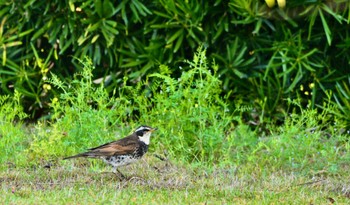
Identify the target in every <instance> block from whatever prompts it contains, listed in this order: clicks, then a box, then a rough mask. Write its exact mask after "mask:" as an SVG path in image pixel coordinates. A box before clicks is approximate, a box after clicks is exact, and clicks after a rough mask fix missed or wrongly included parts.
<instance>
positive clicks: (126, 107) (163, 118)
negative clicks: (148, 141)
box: [27, 48, 349, 174]
mask: <svg viewBox="0 0 350 205" xmlns="http://www.w3.org/2000/svg"><path fill="white" fill-rule="evenodd" d="M185 63H186V64H189V65H190V66H189V67H190V68H189V69H183V71H182V75H181V76H180V78H174V77H173V74H171V69H170V68H169V67H167V66H164V65H162V66H160V67H159V73H154V74H151V75H149V76H147V77H146V78H145V80H141V81H139V82H138V83H137V85H136V86H128V85H126V82H127V79H124V84H123V86H121V87H120V88H119V91H118V92H119V93H121V94H120V95H118V97H115V96H114V97H108V95H107V91H106V89H105V88H104V87H103V86H101V85H98V86H94V85H93V83H92V82H91V81H92V78H93V76H92V70H93V65H92V62H91V61H89V60H88V59H86V60H84V61H82V64H83V65H84V69H83V71H82V72H81V73H79V74H77V75H76V76H75V78H74V80H72V82H70V83H66V82H63V81H61V80H60V79H58V77H57V76H55V75H53V78H51V79H49V80H48V81H47V82H50V84H51V85H53V86H54V87H58V88H59V89H62V90H63V92H62V94H61V95H60V97H59V98H57V99H53V100H52V103H51V108H52V115H51V116H52V119H51V120H50V121H49V122H48V123H49V125H50V126H49V127H48V126H46V125H45V124H44V123H38V124H37V125H36V127H35V130H36V131H35V132H36V134H35V135H34V136H33V137H32V138H33V142H32V143H31V144H30V147H29V148H28V149H27V153H28V156H29V157H30V159H37V158H40V159H56V158H57V157H63V156H67V155H70V154H74V153H77V152H81V151H83V150H85V149H86V148H88V147H93V146H97V145H99V144H102V143H105V142H108V141H111V140H114V139H115V138H121V137H122V136H126V135H127V134H129V133H130V132H131V131H132V129H134V128H135V127H137V126H139V125H141V124H147V125H150V126H154V127H158V128H159V130H158V131H157V132H156V133H155V135H154V137H153V138H152V145H151V147H150V152H156V153H157V154H158V155H161V156H162V155H165V156H164V157H169V158H176V159H177V160H179V161H186V162H191V163H193V164H196V163H199V164H207V165H213V164H217V165H219V166H231V165H232V164H236V165H239V164H251V165H252V166H256V167H260V168H263V167H264V166H272V167H274V168H275V169H287V170H299V171H300V172H306V173H307V172H310V171H313V172H318V171H321V170H323V171H325V172H329V173H331V174H333V173H336V172H337V170H338V169H339V166H341V164H337V163H339V162H340V163H344V162H345V161H346V160H347V158H348V156H347V155H346V153H347V152H348V149H349V145H348V142H347V141H346V138H347V137H346V133H345V130H344V128H345V127H346V125H344V123H343V122H344V121H343V119H342V118H338V117H337V118H334V115H332V113H333V112H337V110H336V109H337V107H336V106H334V105H333V104H332V103H331V102H329V103H328V104H324V105H323V106H324V108H323V110H324V111H323V112H318V111H317V110H315V109H312V108H311V107H310V108H308V109H303V106H302V104H301V102H298V101H296V100H294V101H293V100H291V99H289V100H288V101H287V103H288V104H293V105H294V106H293V107H295V109H293V110H291V111H290V112H289V113H290V114H287V115H285V116H284V118H285V119H284V124H283V125H281V126H279V127H278V126H274V125H271V124H270V125H269V128H268V129H269V130H270V136H259V134H258V132H256V131H253V130H251V128H249V126H248V125H245V124H244V121H243V120H242V118H241V117H240V116H241V115H242V113H244V112H247V110H249V108H244V107H242V108H240V109H237V110H234V111H230V110H229V108H228V103H227V101H228V99H227V98H226V97H225V96H224V97H222V96H221V93H222V88H221V81H220V80H219V79H218V77H217V70H218V69H217V67H216V65H215V64H212V66H211V68H210V67H209V66H208V63H207V59H206V55H205V50H203V49H202V48H200V49H199V50H198V51H197V53H196V54H195V56H194V58H193V60H192V61H186V62H185ZM115 92H117V91H115ZM290 107H292V106H290ZM230 113H234V114H230ZM233 122H235V123H233ZM330 122H334V124H330ZM115 135H117V136H115ZM330 136H333V137H330ZM315 161H317V164H314V163H310V162H315Z"/></svg>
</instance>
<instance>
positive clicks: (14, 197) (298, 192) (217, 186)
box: [0, 155, 350, 204]
mask: <svg viewBox="0 0 350 205" xmlns="http://www.w3.org/2000/svg"><path fill="white" fill-rule="evenodd" d="M81 163H83V164H85V166H83V165H82V164H81ZM167 163H168V165H167ZM87 164H90V163H87ZM97 167H99V165H97ZM100 168H101V167H100ZM247 168H248V169H247ZM347 168H349V167H347ZM267 169H269V168H267ZM121 170H122V171H123V172H124V174H127V175H128V176H129V177H130V179H128V180H122V181H120V180H119V179H118V178H117V177H116V176H115V175H114V174H113V173H110V172H103V168H101V170H100V169H99V168H96V164H95V165H91V166H90V165H89V166H86V162H85V160H78V161H68V162H62V161H60V162H58V163H57V164H55V165H53V166H52V167H51V168H50V169H48V168H43V167H36V168H9V169H7V170H2V171H1V173H0V174H1V176H2V177H1V178H0V180H1V182H2V183H1V184H2V185H1V186H2V187H1V192H2V197H1V199H0V203H1V204H94V203H97V204H179V203H181V204H232V203H235V204H271V203H275V204H276V203H277V204H310V203H313V204H328V203H329V202H330V200H331V199H333V200H335V202H336V203H337V204H348V203H349V202H350V199H349V190H348V189H349V180H350V178H349V176H347V177H346V178H344V177H341V176H327V175H322V174H320V175H314V176H313V177H311V176H305V175H299V174H295V173H287V172H283V171H276V172H266V173H265V174H263V175H262V170H255V171H253V170H251V167H249V166H248V167H247V166H238V167H229V168H212V169H211V170H208V169H205V168H203V167H202V168H200V169H199V168H193V167H191V166H190V165H179V164H169V162H164V161H160V160H157V159H155V158H154V157H152V156H151V155H148V156H147V157H146V158H145V160H143V161H141V162H140V163H137V164H134V165H130V166H128V167H124V168H122V169H121ZM105 171H107V170H105ZM252 171H253V172H252ZM266 171H268V170H266ZM343 171H344V172H345V170H343ZM346 190H347V191H346Z"/></svg>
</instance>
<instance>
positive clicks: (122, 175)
mask: <svg viewBox="0 0 350 205" xmlns="http://www.w3.org/2000/svg"><path fill="white" fill-rule="evenodd" d="M116 170H117V171H118V173H119V174H120V176H121V177H122V178H123V179H126V176H125V175H124V174H123V173H121V172H120V171H119V169H116Z"/></svg>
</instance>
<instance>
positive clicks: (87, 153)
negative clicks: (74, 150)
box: [63, 152, 91, 160]
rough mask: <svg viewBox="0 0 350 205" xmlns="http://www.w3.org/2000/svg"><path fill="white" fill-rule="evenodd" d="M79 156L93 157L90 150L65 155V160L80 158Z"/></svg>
mask: <svg viewBox="0 0 350 205" xmlns="http://www.w3.org/2000/svg"><path fill="white" fill-rule="evenodd" d="M78 157H91V156H90V155H89V152H84V153H80V154H77V155H73V156H69V157H65V158H63V160H66V159H73V158H78Z"/></svg>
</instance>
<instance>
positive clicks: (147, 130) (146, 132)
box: [135, 125, 157, 145]
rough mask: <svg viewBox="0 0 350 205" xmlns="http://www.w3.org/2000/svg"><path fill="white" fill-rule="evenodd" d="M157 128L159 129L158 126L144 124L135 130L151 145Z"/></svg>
mask: <svg viewBox="0 0 350 205" xmlns="http://www.w3.org/2000/svg"><path fill="white" fill-rule="evenodd" d="M155 130H157V128H152V127H149V126H146V125H142V126H140V127H138V128H137V129H136V130H135V134H136V135H137V136H138V137H139V139H140V140H141V141H142V142H144V143H145V144H146V145H149V142H150V137H151V134H152V132H153V131H155Z"/></svg>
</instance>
